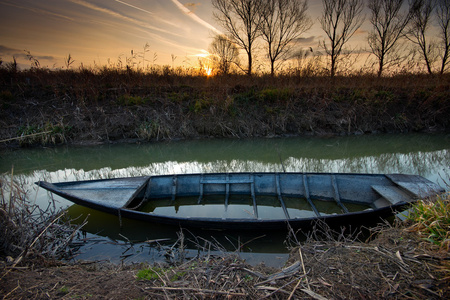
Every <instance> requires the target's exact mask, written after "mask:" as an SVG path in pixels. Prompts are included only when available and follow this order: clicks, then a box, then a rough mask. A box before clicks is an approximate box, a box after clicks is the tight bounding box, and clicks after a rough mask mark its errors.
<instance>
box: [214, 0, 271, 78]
mask: <svg viewBox="0 0 450 300" xmlns="http://www.w3.org/2000/svg"><path fill="white" fill-rule="evenodd" d="M212 4H213V6H214V8H215V9H216V11H215V12H214V17H215V19H216V20H217V21H218V22H219V23H220V25H221V26H222V27H223V28H224V29H225V30H226V31H227V33H228V36H229V37H230V38H231V39H232V41H233V42H234V43H235V44H236V45H238V46H239V47H241V48H242V49H244V51H245V52H246V53H247V58H248V67H247V70H246V72H247V74H248V75H251V74H252V65H253V48H254V43H255V41H256V39H257V38H258V36H259V35H260V33H261V30H260V29H261V13H260V11H261V9H262V7H263V4H264V1H260V0H213V1H212Z"/></svg>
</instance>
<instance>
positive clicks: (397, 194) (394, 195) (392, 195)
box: [372, 185, 413, 204]
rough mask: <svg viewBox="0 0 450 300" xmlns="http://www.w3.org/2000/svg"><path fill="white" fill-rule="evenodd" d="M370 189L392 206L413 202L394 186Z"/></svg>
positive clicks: (374, 186) (375, 186)
mask: <svg viewBox="0 0 450 300" xmlns="http://www.w3.org/2000/svg"><path fill="white" fill-rule="evenodd" d="M372 189H373V190H374V191H376V192H377V193H378V194H380V195H381V196H382V197H383V198H385V199H386V200H388V201H389V202H390V203H392V204H397V203H401V202H405V203H408V202H411V200H413V199H411V197H409V196H408V195H407V194H406V193H405V192H403V191H402V190H400V189H399V188H397V187H395V186H382V185H372Z"/></svg>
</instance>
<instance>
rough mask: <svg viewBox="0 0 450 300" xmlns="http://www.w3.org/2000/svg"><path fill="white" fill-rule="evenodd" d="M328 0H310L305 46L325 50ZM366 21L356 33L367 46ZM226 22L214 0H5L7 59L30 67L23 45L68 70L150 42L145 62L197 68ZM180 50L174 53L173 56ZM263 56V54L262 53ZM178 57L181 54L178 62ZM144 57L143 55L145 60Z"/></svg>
mask: <svg viewBox="0 0 450 300" xmlns="http://www.w3.org/2000/svg"><path fill="white" fill-rule="evenodd" d="M321 10H322V2H321V1H311V0H310V1H309V15H310V16H311V19H312V20H313V22H314V25H313V27H312V28H311V29H310V30H309V31H308V32H307V33H306V34H304V36H303V38H302V39H301V41H300V43H299V45H298V47H299V48H305V49H307V48H309V47H312V48H313V49H315V50H316V49H317V50H318V51H319V50H320V49H319V48H318V44H319V41H320V40H323V39H324V37H325V35H324V33H323V31H322V30H321V28H320V24H319V21H318V17H319V16H320V13H321ZM368 30H370V26H369V25H368V24H367V22H366V23H365V24H364V25H363V26H362V27H361V28H360V30H359V31H358V32H357V34H356V35H355V36H354V37H353V39H352V43H353V45H358V43H359V45H361V47H363V48H364V47H366V48H367V46H366V41H367V31H368ZM221 31H222V28H220V27H219V25H218V24H217V23H216V22H215V21H214V18H213V7H212V4H211V1H195V2H193V1H182V0H0V58H1V59H2V60H3V61H4V62H10V61H12V58H13V56H14V57H15V58H16V59H17V61H18V63H19V65H20V66H21V67H29V66H30V62H29V61H27V58H26V55H25V52H24V50H28V51H30V53H31V54H32V55H33V56H34V57H35V58H36V59H38V60H39V62H40V64H41V66H42V67H49V68H54V67H56V68H62V67H64V65H65V64H64V59H65V58H66V57H67V56H68V55H69V54H70V55H71V57H72V58H73V59H74V60H75V63H74V66H77V65H79V63H81V62H82V63H83V64H84V65H85V66H94V65H100V66H102V65H107V64H108V59H109V61H111V62H117V60H118V58H119V57H121V59H122V60H123V61H125V59H126V58H127V57H130V56H131V50H134V53H138V52H142V51H143V47H144V45H145V44H146V43H148V45H149V46H150V48H149V50H150V51H149V52H147V53H146V54H145V55H146V57H145V59H146V65H148V64H151V63H152V62H153V59H154V58H155V54H156V60H155V61H154V62H155V64H157V65H165V64H168V65H172V63H173V65H174V66H179V65H183V66H186V67H189V66H191V67H194V66H196V65H197V57H199V56H206V55H207V54H208V51H207V50H208V46H209V44H210V43H211V41H212V37H213V36H214V34H216V33H220V32H221ZM172 55H173V56H172ZM260 56H261V57H262V58H264V57H263V54H260ZM172 57H176V58H175V60H174V61H172ZM141 60H142V59H141Z"/></svg>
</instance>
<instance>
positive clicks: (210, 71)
mask: <svg viewBox="0 0 450 300" xmlns="http://www.w3.org/2000/svg"><path fill="white" fill-rule="evenodd" d="M203 70H204V71H205V74H206V76H208V77H209V76H211V75H212V69H211V68H210V67H204V68H203Z"/></svg>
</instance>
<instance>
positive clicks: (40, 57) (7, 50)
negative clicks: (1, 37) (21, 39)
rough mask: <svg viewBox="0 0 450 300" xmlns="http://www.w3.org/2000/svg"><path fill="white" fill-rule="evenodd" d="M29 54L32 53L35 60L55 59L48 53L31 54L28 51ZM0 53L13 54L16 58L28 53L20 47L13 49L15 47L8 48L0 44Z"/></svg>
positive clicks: (25, 56)
mask: <svg viewBox="0 0 450 300" xmlns="http://www.w3.org/2000/svg"><path fill="white" fill-rule="evenodd" d="M29 54H30V55H32V56H33V57H34V58H35V59H37V60H53V59H55V57H54V56H50V55H33V53H32V52H31V51H30V52H29ZM0 55H10V56H14V57H16V58H19V57H20V58H27V59H28V57H27V55H28V51H27V50H20V49H15V48H10V47H7V46H4V45H0Z"/></svg>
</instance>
